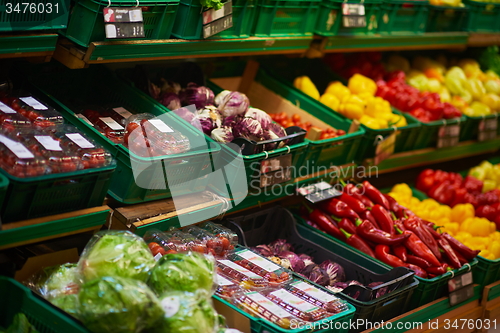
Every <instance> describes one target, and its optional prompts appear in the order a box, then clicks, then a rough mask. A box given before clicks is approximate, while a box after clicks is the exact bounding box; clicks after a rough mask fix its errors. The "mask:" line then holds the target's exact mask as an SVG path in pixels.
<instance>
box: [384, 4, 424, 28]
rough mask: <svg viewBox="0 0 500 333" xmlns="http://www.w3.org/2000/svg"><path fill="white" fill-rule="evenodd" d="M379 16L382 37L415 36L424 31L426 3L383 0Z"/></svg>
mask: <svg viewBox="0 0 500 333" xmlns="http://www.w3.org/2000/svg"><path fill="white" fill-rule="evenodd" d="M381 8H382V12H381V14H380V16H381V18H380V22H379V23H380V24H379V33H380V34H382V35H417V34H422V33H424V32H425V31H426V25H427V14H428V2H427V1H419V0H417V1H412V0H384V2H383V3H382V6H381Z"/></svg>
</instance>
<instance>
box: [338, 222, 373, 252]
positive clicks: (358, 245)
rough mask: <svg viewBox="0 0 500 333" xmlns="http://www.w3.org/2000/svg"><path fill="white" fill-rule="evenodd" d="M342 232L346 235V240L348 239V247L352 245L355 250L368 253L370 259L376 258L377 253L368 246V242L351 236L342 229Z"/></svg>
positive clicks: (354, 235)
mask: <svg viewBox="0 0 500 333" xmlns="http://www.w3.org/2000/svg"><path fill="white" fill-rule="evenodd" d="M340 231H341V232H342V233H343V234H344V236H345V238H346V239H347V240H346V243H347V245H350V246H352V247H353V248H355V249H358V250H360V251H361V252H364V253H366V254H367V255H369V256H370V257H373V258H375V253H374V252H373V250H372V249H371V248H370V246H369V245H368V244H366V242H365V241H364V240H363V239H362V238H360V237H359V236H358V235H356V234H350V233H348V232H346V231H345V230H344V229H340Z"/></svg>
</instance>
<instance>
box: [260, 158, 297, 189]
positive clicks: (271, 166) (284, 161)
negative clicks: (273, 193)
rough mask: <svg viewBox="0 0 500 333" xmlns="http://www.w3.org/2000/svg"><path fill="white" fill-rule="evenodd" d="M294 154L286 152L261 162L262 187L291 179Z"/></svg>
mask: <svg viewBox="0 0 500 333" xmlns="http://www.w3.org/2000/svg"><path fill="white" fill-rule="evenodd" d="M291 169H292V155H291V154H286V155H283V156H278V157H275V158H270V159H267V160H263V161H261V162H260V187H266V186H271V185H275V184H281V183H284V182H287V181H289V180H290V179H292V178H291V173H292V170H291Z"/></svg>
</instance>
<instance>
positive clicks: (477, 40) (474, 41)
mask: <svg viewBox="0 0 500 333" xmlns="http://www.w3.org/2000/svg"><path fill="white" fill-rule="evenodd" d="M467 45H468V46H476V47H484V46H490V45H500V34H493V33H491V34H478V33H471V34H470V35H469V41H468V42H467Z"/></svg>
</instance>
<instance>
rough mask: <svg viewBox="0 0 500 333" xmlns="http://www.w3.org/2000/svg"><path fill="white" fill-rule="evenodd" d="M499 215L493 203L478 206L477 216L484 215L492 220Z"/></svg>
mask: <svg viewBox="0 0 500 333" xmlns="http://www.w3.org/2000/svg"><path fill="white" fill-rule="evenodd" d="M496 215H497V210H496V209H495V208H494V207H493V205H484V206H479V207H478V208H476V216H477V217H484V218H487V219H488V220H490V221H494V220H495V217H496Z"/></svg>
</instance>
